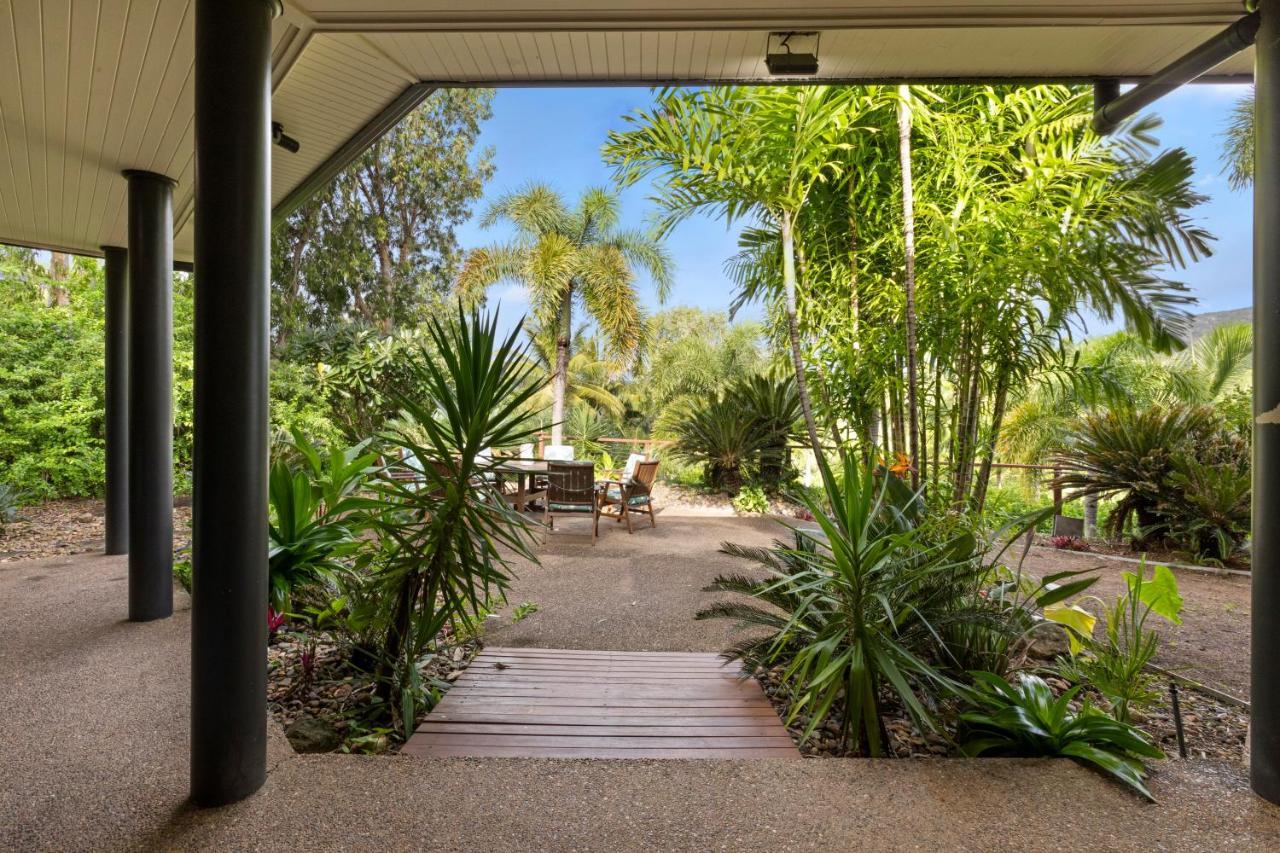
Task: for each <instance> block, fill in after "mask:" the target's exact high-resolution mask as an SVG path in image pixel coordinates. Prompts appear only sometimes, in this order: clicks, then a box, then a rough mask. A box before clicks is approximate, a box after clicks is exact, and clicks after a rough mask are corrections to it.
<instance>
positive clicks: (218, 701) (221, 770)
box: [191, 0, 280, 806]
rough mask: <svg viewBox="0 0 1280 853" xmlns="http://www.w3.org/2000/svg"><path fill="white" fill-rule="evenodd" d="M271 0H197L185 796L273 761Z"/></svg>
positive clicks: (246, 778) (205, 793) (242, 788)
mask: <svg viewBox="0 0 1280 853" xmlns="http://www.w3.org/2000/svg"><path fill="white" fill-rule="evenodd" d="M279 12H280V4H279V2H273V0H197V2H196V35H195V42H196V62H195V77H196V86H195V113H196V169H197V173H196V186H197V187H198V188H199V189H198V192H197V194H196V208H195V227H196V232H195V280H196V292H195V393H194V398H195V399H194V403H195V457H194V481H193V485H194V494H193V499H194V500H193V509H192V524H193V539H192V561H193V571H192V584H193V592H192V615H191V634H192V641H191V796H192V799H193V801H194V802H195V803H197V804H199V805H203V806H216V805H222V804H224V803H231V802H235V801H236V800H240V799H243V798H244V797H247V796H248V795H250V794H252V793H253V792H254V791H256V790H258V788H260V787H261V786H262V783H263V782H264V781H265V780H266V767H267V707H266V702H267V651H266V643H267V626H266V612H267V367H268V322H269V317H270V314H269V311H270V308H269V295H270V292H269V289H268V275H269V270H270V263H269V261H270V247H271V241H270V225H271V205H270V180H271V150H270V146H271V100H270V98H271V96H270V93H271V20H272V18H273V17H274V16H275V15H276V14H278V13H279Z"/></svg>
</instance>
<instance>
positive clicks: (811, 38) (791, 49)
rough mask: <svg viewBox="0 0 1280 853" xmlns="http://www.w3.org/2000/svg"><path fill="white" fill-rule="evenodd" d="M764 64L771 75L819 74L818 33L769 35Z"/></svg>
mask: <svg viewBox="0 0 1280 853" xmlns="http://www.w3.org/2000/svg"><path fill="white" fill-rule="evenodd" d="M764 64H765V66H766V67H767V68H768V69H769V73H770V74H775V75H783V74H792V75H811V74H817V73H818V34H817V33H769V44H768V47H767V48H766V49H765V54H764Z"/></svg>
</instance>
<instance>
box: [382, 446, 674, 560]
mask: <svg viewBox="0 0 1280 853" xmlns="http://www.w3.org/2000/svg"><path fill="white" fill-rule="evenodd" d="M480 461H481V467H482V469H483V470H484V474H483V476H484V478H485V480H486V481H487V482H489V483H490V484H491V485H492V486H493V489H494V491H495V492H496V493H497V494H498V495H499V496H500V497H501V498H502V499H503V500H505V501H506V502H507V503H508V504H509V505H510V506H511V508H512V509H515V510H516V511H518V512H522V513H528V514H529V515H531V516H532V517H533V518H534V519H535V520H538V521H541V523H542V524H544V525H545V526H546V528H547V530H548V532H549V531H552V530H554V529H555V520H556V518H566V517H576V518H585V519H590V520H591V544H592V545H594V544H595V542H596V540H597V539H598V538H599V536H600V518H601V516H604V517H606V518H608V519H611V520H613V521H614V522H616V523H618V524H624V523H625V524H626V526H627V532H628V533H635V529H636V528H635V521H634V520H633V516H635V515H640V516H642V517H647V518H648V520H649V526H650V527H656V526H657V519H656V517H655V508H654V504H653V485H654V482H655V481H656V480H657V477H658V466H659V462H658V460H656V459H648V458H647V457H646V456H645V455H644V454H643V453H632V454H630V455H629V456H628V457H627V461H626V463H625V464H624V465H623V467H622V468H621V469H607V468H606V469H602V470H601V472H600V473H601V474H602V475H603V476H601V477H599V478H597V476H596V463H595V462H594V461H592V460H577V459H575V458H574V448H573V445H571V444H549V445H546V446H545V447H544V448H543V450H542V453H541V458H539V454H538V453H537V451H536V450H535V449H534V445H532V444H523V445H521V446H520V448H519V449H518V450H517V451H516V452H515V453H514V454H510V455H502V454H500V453H495V452H494V451H492V450H485V451H483V452H482V453H481V454H480ZM387 471H388V475H389V476H390V477H392V478H393V479H397V480H403V481H421V480H422V479H423V476H422V472H423V469H422V467H421V463H420V462H419V461H418V460H417V459H416V458H414V456H413V454H412V453H411V452H410V451H407V450H405V451H402V454H401V458H400V460H399V464H396V465H392V466H388V468H387Z"/></svg>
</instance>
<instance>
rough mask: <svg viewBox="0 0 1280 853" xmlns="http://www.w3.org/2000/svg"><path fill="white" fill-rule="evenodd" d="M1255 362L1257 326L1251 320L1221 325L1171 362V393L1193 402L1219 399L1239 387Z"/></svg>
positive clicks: (1174, 357)
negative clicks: (1254, 346)
mask: <svg viewBox="0 0 1280 853" xmlns="http://www.w3.org/2000/svg"><path fill="white" fill-rule="evenodd" d="M1252 366H1253V328H1252V327H1251V326H1250V325H1249V324H1248V323H1232V324H1230V325H1226V326H1218V327H1216V328H1214V329H1213V330H1211V331H1210V332H1209V333H1208V334H1207V335H1205V336H1204V337H1202V338H1200V339H1199V340H1197V341H1196V342H1195V343H1194V344H1192V345H1191V346H1189V347H1187V348H1186V349H1185V350H1183V351H1181V352H1179V353H1178V354H1177V355H1175V356H1173V357H1172V358H1171V359H1170V360H1169V363H1168V365H1167V369H1168V387H1167V393H1168V396H1169V397H1171V398H1172V399H1173V400H1174V401H1176V402H1181V403H1187V404H1189V405H1193V406H1199V405H1208V404H1211V403H1215V402H1217V401H1218V399H1219V398H1220V397H1222V395H1223V394H1225V393H1227V392H1228V391H1231V390H1232V389H1234V388H1237V387H1239V386H1240V385H1241V384H1242V383H1243V382H1244V380H1245V378H1246V377H1247V376H1248V375H1249V371H1250V370H1251V369H1252Z"/></svg>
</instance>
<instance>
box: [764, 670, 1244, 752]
mask: <svg viewBox="0 0 1280 853" xmlns="http://www.w3.org/2000/svg"><path fill="white" fill-rule="evenodd" d="M782 670H783V668H782V667H780V666H779V667H773V668H770V669H763V668H761V669H758V670H757V671H756V673H755V678H756V680H757V681H759V682H760V687H761V689H763V690H764V692H765V695H766V696H768V697H769V701H770V702H771V703H773V706H774V709H775V710H776V711H777V712H778V716H779V717H780V718H781V719H782V720H783V722H784V723H785V724H786V725H787V729H788V731H790V732H791V737H792V740H794V741H795V743H796V746H797V747H799V749H800V751H801V752H802V753H804V754H805V755H807V756H814V757H828V758H841V757H847V756H849V755H850V752H849V751H848V750H846V749H844V748H843V747H842V746H841V744H840V738H839V732H840V723H839V713H840V712H839V711H836V712H835V713H833V714H831V715H830V716H828V717H827V718H826V719H825V720H824V721H823V722H822V723H821V724H820V725H819V726H817V728H816V729H815V731H814V733H813V734H812V735H811V736H810V737H809V739H808V740H807V741H806V740H804V739H803V735H804V730H805V728H806V727H807V726H808V725H809V722H810V718H809V717H808V716H805V715H803V714H801V715H799V716H797V717H796V719H794V720H788V716H789V715H790V713H791V701H792V696H791V692H790V691H789V689H788V688H787V687H786V685H785V684H784V683H783V680H782ZM1046 680H1047V682H1048V684H1049V685H1050V687H1052V688H1053V689H1054V692H1055V693H1057V694H1058V695H1061V693H1062V691H1064V690H1066V689H1067V683H1066V682H1065V681H1063V680H1062V679H1060V678H1056V677H1049V678H1047V679H1046ZM881 699H882V707H883V708H884V709H885V711H886V714H885V732H886V734H887V735H888V744H889V751H890V753H891V754H892V755H893V756H894V757H896V758H927V757H938V756H947V755H956V754H958V751H957V750H956V749H955V747H954V746H953V745H952V743H951V738H950V736H951V735H952V734H954V732H953V731H950V730H948V731H946V732H945V733H935V732H926V733H921V732H919V731H917V730H916V728H915V726H913V725H912V723H911V720H910V719H909V718H908V717H907V714H906V712H905V711H904V710H903V709H902V707H901V705H900V704H898V703H896V702H895V701H894V700H893V699H892V698H891V697H890V696H888V695H887V694H886V695H884V696H882V697H881ZM1178 699H1179V703H1180V706H1181V711H1182V724H1183V735H1184V737H1185V739H1186V747H1187V757H1188V758H1191V759H1215V760H1226V761H1235V762H1239V761H1242V760H1243V759H1244V744H1245V737H1246V735H1247V734H1248V730H1249V712H1248V711H1247V710H1245V709H1243V708H1240V707H1238V706H1236V705H1232V704H1229V703H1226V702H1223V701H1221V700H1219V699H1216V698H1214V697H1213V696H1210V695H1208V694H1206V693H1202V692H1200V691H1199V690H1196V689H1194V688H1192V687H1187V686H1183V687H1180V688H1179V691H1178ZM1091 701H1092V702H1093V704H1095V705H1098V704H1100V703H1101V700H1100V697H1098V696H1096V695H1093V696H1092V697H1091ZM1078 705H1079V703H1073V706H1075V707H1078ZM944 716H945V715H944ZM1134 724H1135V725H1136V726H1137V727H1138V728H1140V729H1142V730H1143V731H1144V732H1146V733H1147V734H1148V735H1149V736H1150V737H1151V739H1152V740H1153V741H1154V742H1155V744H1156V745H1157V746H1159V747H1160V748H1161V749H1162V750H1164V753H1165V755H1166V756H1167V757H1169V758H1177V757H1178V739H1177V728H1176V725H1175V723H1174V715H1173V704H1172V701H1171V699H1170V694H1169V692H1168V689H1167V686H1166V688H1165V690H1164V692H1163V693H1162V695H1161V699H1160V700H1159V701H1158V702H1156V703H1155V704H1153V705H1152V706H1151V707H1149V708H1147V709H1146V710H1145V712H1143V713H1138V712H1135V713H1134Z"/></svg>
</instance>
